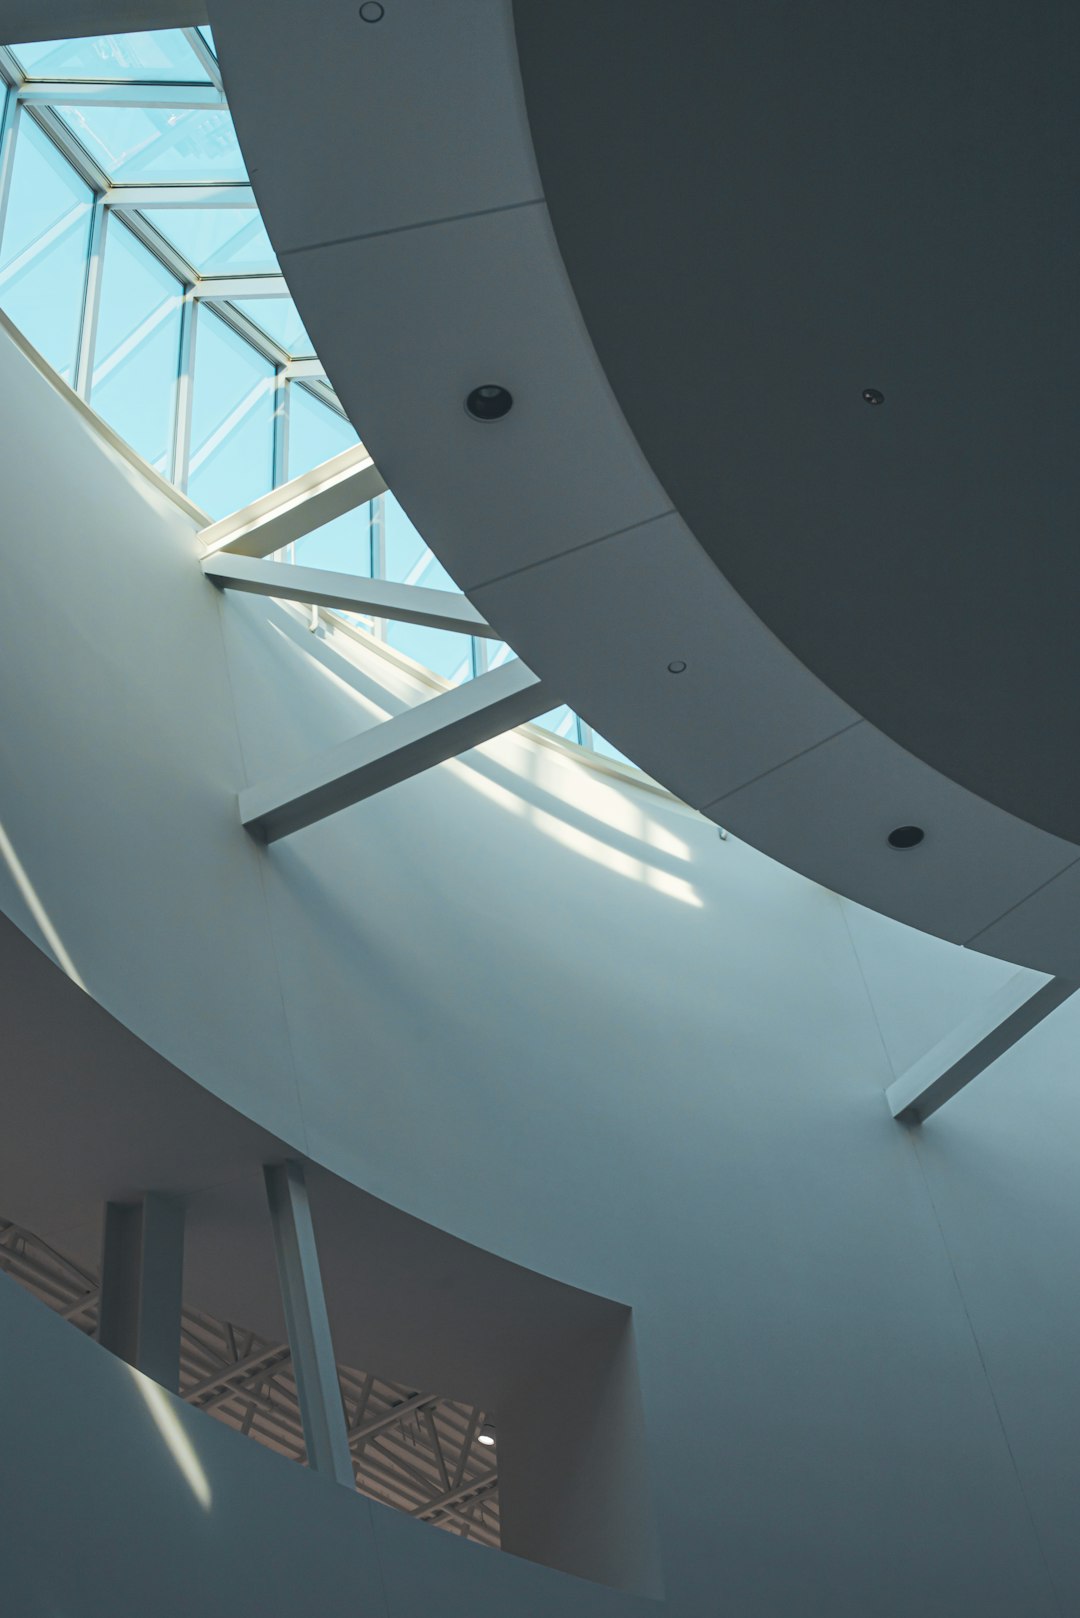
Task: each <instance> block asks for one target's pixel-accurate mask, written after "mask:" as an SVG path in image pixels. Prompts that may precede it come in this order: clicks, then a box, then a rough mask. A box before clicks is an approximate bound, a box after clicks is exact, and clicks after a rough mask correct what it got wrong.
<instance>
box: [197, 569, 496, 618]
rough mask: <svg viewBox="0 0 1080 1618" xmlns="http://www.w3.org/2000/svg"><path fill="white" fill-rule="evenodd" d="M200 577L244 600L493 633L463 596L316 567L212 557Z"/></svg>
mask: <svg viewBox="0 0 1080 1618" xmlns="http://www.w3.org/2000/svg"><path fill="white" fill-rule="evenodd" d="M203 572H204V573H205V574H206V577H207V578H208V579H211V580H212V581H213V582H214V584H217V585H220V586H221V588H222V589H224V590H242V591H245V592H246V593H247V594H249V595H257V596H276V597H277V598H278V599H279V600H281V601H304V602H310V603H311V604H312V605H314V606H317V607H339V608H342V609H343V610H344V611H346V612H362V613H366V614H367V616H368V617H370V618H389V619H391V620H393V621H394V622H395V623H403V624H424V625H425V626H426V627H427V628H428V629H451V630H456V631H457V632H458V633H460V634H463V635H480V636H482V637H484V638H486V639H488V640H497V639H498V632H497V631H496V630H494V629H492V627H491V625H490V624H489V623H488V622H487V619H486V618H484V617H483V616H482V615H481V614H480V613H479V612H478V611H477V610H476V608H475V607H474V606H473V605H472V603H471V602H470V601H466V599H465V597H464V596H456V595H453V594H452V593H451V592H450V591H449V590H428V589H425V587H424V586H423V585H422V584H392V583H390V582H389V581H388V580H386V579H363V578H359V577H357V575H356V574H355V573H333V572H331V571H330V570H329V569H328V568H322V567H296V566H295V565H294V564H293V563H291V562H267V561H264V560H262V559H261V558H259V557H254V556H237V555H236V554H235V552H232V551H218V552H217V554H216V555H214V556H210V557H207V559H206V561H205V562H204V563H203Z"/></svg>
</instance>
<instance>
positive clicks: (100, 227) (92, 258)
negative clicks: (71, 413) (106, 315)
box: [73, 196, 108, 399]
mask: <svg viewBox="0 0 1080 1618" xmlns="http://www.w3.org/2000/svg"><path fill="white" fill-rule="evenodd" d="M107 223H108V212H107V210H106V208H105V204H104V202H103V200H102V198H101V197H100V196H96V197H95V198H94V211H93V216H92V218H91V221H90V245H89V251H88V253H87V259H86V280H85V283H84V286H83V301H82V312H81V314H80V317H79V344H78V348H77V349H76V354H75V376H74V378H73V382H74V387H75V391H76V393H78V394H79V395H80V397H81V398H83V399H89V398H90V381H91V378H92V376H93V371H94V350H95V347H96V345H97V333H98V317H99V315H100V313H101V281H102V273H103V269H104V263H105V232H106V227H107Z"/></svg>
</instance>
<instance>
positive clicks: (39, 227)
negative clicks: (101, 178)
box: [0, 112, 93, 381]
mask: <svg viewBox="0 0 1080 1618" xmlns="http://www.w3.org/2000/svg"><path fill="white" fill-rule="evenodd" d="M92 201H93V193H92V192H91V190H90V187H89V186H87V185H84V184H83V182H82V180H81V179H80V178H79V176H78V175H77V174H76V173H75V170H74V169H73V168H72V167H71V164H70V163H68V162H67V161H66V159H65V158H63V157H62V156H61V155H60V153H59V152H58V151H57V149H56V147H55V146H54V145H53V143H52V141H51V140H49V138H48V136H47V135H46V134H45V133H44V132H43V131H42V130H41V129H39V128H38V126H37V124H36V123H34V121H33V119H32V118H30V117H28V116H27V114H26V113H25V112H24V113H22V114H21V116H20V119H19V131H18V138H17V140H16V145H15V162H14V167H13V169H12V175H11V192H10V195H9V198H8V209H7V217H6V220H5V224H4V239H3V244H2V248H0V307H2V308H3V309H4V310H5V312H6V313H7V314H8V315H9V316H10V317H11V319H12V320H13V321H14V322H15V324H16V325H17V326H18V327H19V329H20V330H21V331H22V332H24V333H25V334H26V336H27V337H28V338H29V339H30V341H31V343H33V345H34V347H35V348H36V349H37V350H38V352H39V353H40V354H42V355H43V357H44V358H45V359H47V360H48V362H49V364H50V365H51V366H52V367H53V368H54V370H56V371H59V373H60V375H61V376H62V377H63V378H64V379H65V381H70V380H71V376H72V373H73V370H74V366H75V353H76V349H77V346H78V341H79V317H80V311H81V306H82V294H83V286H84V284H85V280H86V256H87V250H88V245H89V240H90V220H91V204H92Z"/></svg>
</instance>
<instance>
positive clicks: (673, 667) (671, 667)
mask: <svg viewBox="0 0 1080 1618" xmlns="http://www.w3.org/2000/svg"><path fill="white" fill-rule="evenodd" d="M667 671H668V673H669V674H685V673H686V664H685V663H684V662H683V660H682V658H681V657H677V658H676V659H675V661H674V662H673V663H669V664H668V666H667Z"/></svg>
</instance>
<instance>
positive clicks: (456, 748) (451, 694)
mask: <svg viewBox="0 0 1080 1618" xmlns="http://www.w3.org/2000/svg"><path fill="white" fill-rule="evenodd" d="M551 706H552V701H551V696H550V694H549V693H548V691H547V689H546V687H545V686H543V685H542V683H541V682H540V680H538V679H537V677H536V675H535V674H533V673H532V672H531V671H530V670H529V669H527V668H526V667H525V665H524V663H520V662H516V661H515V662H511V663H504V664H502V666H501V667H500V668H497V669H493V670H492V671H491V673H490V674H481V675H479V676H478V677H477V678H476V679H475V680H470V681H469V682H468V684H467V685H459V686H456V687H455V688H453V689H452V690H450V691H443V692H441V693H440V694H439V695H438V696H437V697H431V698H429V699H428V701H427V702H421V703H419V704H418V705H417V707H415V708H409V709H408V710H407V711H406V712H405V713H402V714H397V715H396V716H395V717H394V718H393V719H387V720H384V721H383V723H382V724H379V725H374V726H373V727H372V728H371V730H366V731H364V732H363V733H362V734H361V735H359V736H353V737H351V738H350V740H349V741H347V742H342V744H341V745H340V746H339V747H332V748H331V749H330V751H329V752H327V753H323V754H322V755H321V756H320V757H319V758H316V759H312V760H311V761H310V762H308V763H306V764H304V765H301V766H300V767H299V768H298V769H294V770H289V771H288V772H286V774H284V775H282V776H281V777H279V779H278V780H276V781H271V782H269V783H268V784H267V785H266V786H257V787H248V788H247V790H246V791H244V792H242V793H241V794H240V819H241V821H242V823H243V824H244V826H245V827H246V828H247V830H248V831H249V832H251V833H252V835H253V836H255V837H257V838H258V839H259V840H260V841H261V842H267V843H272V842H275V841H276V840H277V839H278V838H279V837H287V836H288V835H289V833H290V832H294V831H299V830H301V828H302V827H304V826H310V825H313V824H314V822H315V821H317V820H325V818H326V817H327V816H328V815H333V814H337V812H338V811H339V810H341V809H347V808H349V807H350V806H351V805H352V804H354V803H360V802H362V801H363V799H364V798H370V797H373V796H374V794H375V793H377V792H383V791H385V790H386V788H387V787H392V786H396V785H397V783H398V782H399V781H406V780H408V779H409V778H410V777H411V776H414V775H419V774H420V773H421V771H423V770H427V769H430V768H431V767H432V766H433V765H435V764H441V763H443V762H444V760H446V759H448V758H454V757H456V756H457V754H459V753H464V752H467V751H468V749H469V748H471V747H478V746H479V745H480V744H481V743H482V742H487V741H490V740H491V738H492V737H493V736H498V735H501V734H502V732H503V731H506V730H512V729H513V728H514V726H515V725H522V724H525V723H526V722H527V721H528V720H530V719H535V718H537V717H538V715H540V714H542V713H544V712H545V711H546V710H547V709H548V708H550V707H551Z"/></svg>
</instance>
